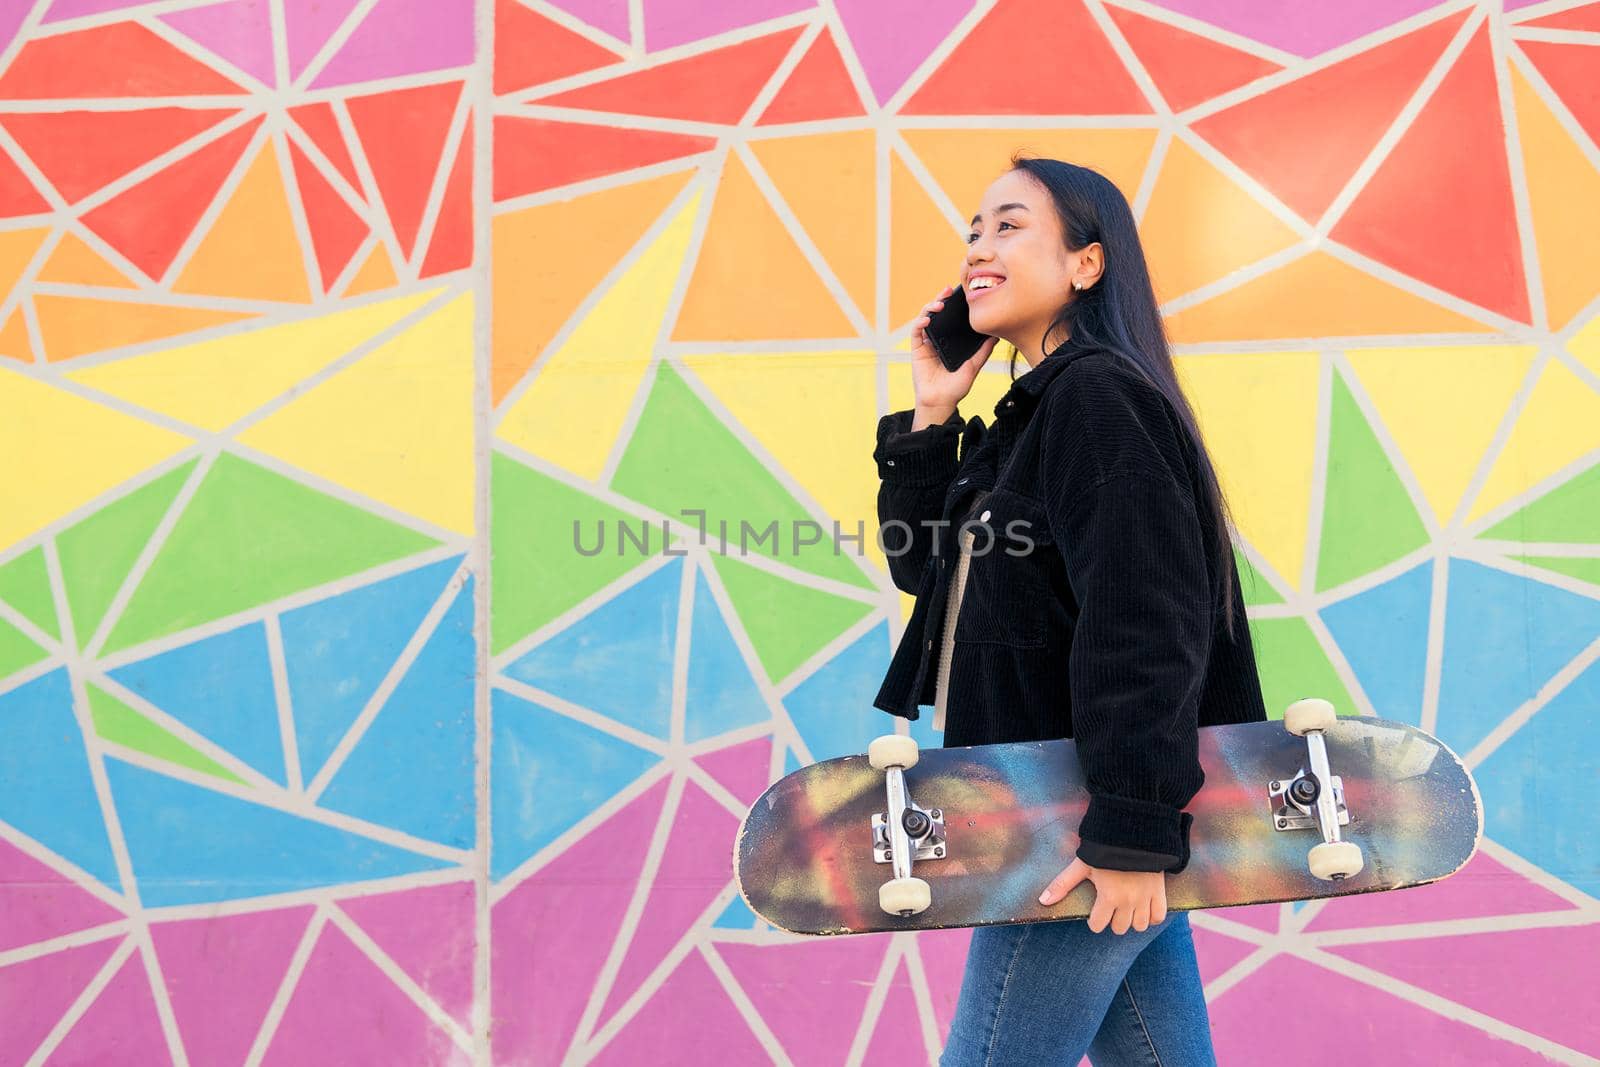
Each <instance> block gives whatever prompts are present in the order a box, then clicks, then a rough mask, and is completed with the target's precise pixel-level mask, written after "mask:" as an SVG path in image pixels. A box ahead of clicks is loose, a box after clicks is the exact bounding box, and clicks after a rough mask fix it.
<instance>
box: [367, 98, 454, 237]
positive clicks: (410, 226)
mask: <svg viewBox="0 0 1600 1067" xmlns="http://www.w3.org/2000/svg"><path fill="white" fill-rule="evenodd" d="M460 97H461V83H460V82H458V81H453V82H444V83H442V84H439V85H424V86H420V87H418V88H415V89H397V90H395V91H393V92H387V93H374V94H373V95H371V96H357V97H352V98H351V99H350V100H349V101H348V102H347V105H346V106H347V107H349V109H350V118H351V120H352V121H353V122H354V123H355V127H356V133H357V135H358V136H359V137H360V139H361V147H362V149H363V150H365V151H366V153H367V164H368V165H369V166H371V167H372V176H373V178H374V179H375V180H376V181H377V183H378V193H379V195H380V196H382V197H383V206H384V208H385V210H387V211H388V213H389V221H390V222H391V223H392V224H393V225H394V232H395V236H396V237H397V238H399V240H400V247H401V249H402V251H403V254H404V255H405V256H406V257H407V258H409V257H410V256H411V253H412V250H413V248H414V247H415V245H416V240H417V227H418V226H420V225H421V224H422V212H423V209H424V208H426V207H427V205H428V192H429V190H430V189H432V187H433V178H434V175H435V174H436V173H437V172H438V169H439V160H440V158H441V157H442V156H443V155H444V149H445V138H446V137H447V136H448V135H449V133H450V120H451V119H452V118H454V117H455V113H456V101H457V100H458V99H460Z"/></svg>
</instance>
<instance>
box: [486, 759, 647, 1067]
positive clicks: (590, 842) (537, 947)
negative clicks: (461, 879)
mask: <svg viewBox="0 0 1600 1067" xmlns="http://www.w3.org/2000/svg"><path fill="white" fill-rule="evenodd" d="M670 781H671V779H668V778H663V779H661V780H660V781H659V782H657V783H656V784H655V785H653V786H651V787H650V788H649V789H648V790H646V791H645V792H644V793H642V794H641V795H640V796H638V797H637V798H635V799H634V800H632V801H630V802H629V803H628V805H627V806H626V807H624V808H622V809H621V810H620V811H618V812H617V813H616V814H614V815H612V816H611V817H610V818H608V819H607V820H606V821H605V822H603V823H601V824H600V825H599V826H598V827H596V828H595V829H593V830H591V831H590V832H589V833H588V834H587V835H586V836H585V837H583V838H582V839H581V840H579V841H578V842H577V843H576V844H573V845H571V846H570V847H568V849H567V850H566V851H565V852H563V853H562V854H561V855H560V856H558V857H556V859H555V860H554V861H552V862H551V863H550V864H549V865H548V866H546V867H544V868H542V869H540V870H539V871H537V872H536V873H535V874H533V875H532V876H531V877H529V878H528V880H527V881H525V882H523V883H522V884H521V885H519V886H517V887H516V888H515V889H513V890H511V892H510V893H509V894H508V895H507V896H506V897H505V898H504V899H502V900H501V901H500V902H499V903H497V904H496V905H495V906H494V914H493V916H492V920H493V922H492V929H493V948H492V950H491V953H492V958H491V960H490V963H489V972H490V974H491V976H492V980H493V982H494V994H493V996H492V998H491V999H490V1004H491V1005H492V1008H493V1011H494V1022H493V1027H492V1029H491V1030H490V1033H491V1034H493V1040H494V1060H495V1062H496V1063H559V1062H560V1061H561V1057H562V1055H563V1054H564V1053H565V1051H566V1048H567V1044H568V1043H569V1042H570V1041H571V1039H572V1033H573V1030H574V1029H575V1028H576V1027H577V1025H578V1018H579V1016H580V1015H582V1014H583V1008H584V1005H585V1004H586V1003H587V1001H588V999H589V991H590V989H592V988H593V986H594V981H595V977H596V976H597V975H598V974H599V973H600V967H601V965H602V964H604V963H605V960H606V955H607V953H608V952H610V950H611V943H612V941H613V940H614V939H615V938H616V935H617V926H618V925H619V924H620V923H621V922H622V913H623V910H624V909H625V908H626V907H627V905H628V901H629V900H630V899H631V898H632V896H633V890H634V886H635V884H636V883H637V882H638V881H639V872H640V869H641V868H642V867H643V866H644V857H645V851H646V850H647V849H648V847H649V845H650V839H651V837H652V836H653V835H654V834H655V828H656V823H657V822H658V821H659V820H660V817H661V808H662V805H663V804H664V803H665V801H666V796H667V784H668V783H669V782H670Z"/></svg>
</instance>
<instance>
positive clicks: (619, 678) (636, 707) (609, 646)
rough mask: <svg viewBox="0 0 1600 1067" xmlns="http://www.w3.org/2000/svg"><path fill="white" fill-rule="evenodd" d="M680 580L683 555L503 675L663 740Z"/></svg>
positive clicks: (667, 730) (668, 716) (669, 711)
mask: <svg viewBox="0 0 1600 1067" xmlns="http://www.w3.org/2000/svg"><path fill="white" fill-rule="evenodd" d="M682 580H683V560H682V559H681V558H680V559H676V560H674V561H673V562H671V563H669V564H667V565H666V566H665V567H662V568H661V569H660V570H658V571H656V572H655V573H654V574H652V575H650V576H649V577H647V578H645V579H644V580H643V581H641V582H639V583H638V584H637V585H635V586H633V587H632V588H630V589H628V590H627V591H626V592H624V593H622V594H621V595H619V596H617V597H614V598H613V599H611V600H610V601H608V602H607V603H604V604H602V605H600V606H599V607H598V608H595V609H594V610H593V611H591V612H589V613H588V614H587V615H585V616H584V617H583V618H581V619H579V620H578V621H577V622H575V623H573V624H572V625H571V626H569V627H568V628H567V629H565V630H563V631H561V632H560V633H558V634H556V635H555V636H553V637H551V638H550V639H549V640H548V641H544V642H542V643H541V644H539V645H538V646H536V647H535V648H534V649H533V650H532V651H530V652H529V653H528V654H527V655H525V656H523V657H522V658H521V659H519V660H517V661H516V662H515V663H513V664H511V666H509V667H507V668H506V674H507V675H509V676H510V677H512V678H515V679H517V680H518V681H519V682H527V683H528V684H529V685H536V686H538V687H539V688H540V689H543V690H545V691H546V692H550V693H554V694H555V695H556V696H559V697H561V698H563V699H565V700H570V701H572V702H573V703H574V704H580V705H582V706H583V707H586V708H592V709H593V710H595V711H598V712H600V713H601V714H602V715H608V716H610V717H611V718H613V719H616V720H617V721H618V722H620V723H626V724H627V725H629V726H632V727H634V728H635V729H638V730H643V731H644V732H645V733H647V734H651V735H652V736H655V737H659V738H661V739H663V740H666V739H667V738H668V737H669V736H670V732H671V725H672V648H673V643H674V640H675V637H676V634H677V629H678V599H679V597H678V586H679V584H680V583H681V582H682Z"/></svg>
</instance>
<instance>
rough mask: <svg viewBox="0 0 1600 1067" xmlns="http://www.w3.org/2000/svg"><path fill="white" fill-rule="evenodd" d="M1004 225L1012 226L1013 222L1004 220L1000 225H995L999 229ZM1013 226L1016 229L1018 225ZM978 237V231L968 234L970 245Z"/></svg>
mask: <svg viewBox="0 0 1600 1067" xmlns="http://www.w3.org/2000/svg"><path fill="white" fill-rule="evenodd" d="M1004 226H1011V223H1009V222H1002V223H1001V224H1000V225H999V226H996V227H995V229H997V230H998V229H1000V228H1001V227H1004ZM1011 228H1012V229H1013V230H1014V229H1016V227H1015V226H1011ZM977 239H978V235H977V233H976V232H973V233H969V234H967V244H969V245H970V244H971V243H972V242H973V241H976V240H977Z"/></svg>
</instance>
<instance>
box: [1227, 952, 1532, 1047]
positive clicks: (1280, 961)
mask: <svg viewBox="0 0 1600 1067" xmlns="http://www.w3.org/2000/svg"><path fill="white" fill-rule="evenodd" d="M1291 989H1292V990H1295V991H1296V994H1295V995H1296V996H1299V995H1300V994H1301V993H1302V992H1303V993H1304V996H1305V999H1304V1000H1303V1001H1301V1002H1300V1004H1301V1006H1302V1007H1304V1008H1305V1010H1291V1011H1274V1010H1271V1005H1274V1004H1279V1003H1281V1002H1282V999H1283V997H1284V995H1285V993H1284V991H1285V990H1291ZM1207 1014H1208V1015H1209V1016H1210V1017H1211V1033H1212V1042H1213V1044H1214V1045H1215V1046H1216V1050H1217V1062H1219V1063H1259V1062H1261V1061H1262V1059H1263V1055H1264V1053H1265V1052H1269V1051H1271V1052H1277V1051H1288V1050H1293V1051H1294V1053H1295V1055H1294V1060H1295V1062H1296V1063H1297V1064H1301V1065H1303V1067H1335V1065H1336V1064H1348V1063H1370V1064H1392V1063H1395V1064H1398V1063H1407V1064H1410V1063H1425V1064H1434V1063H1471V1064H1491V1063H1492V1064H1494V1065H1495V1067H1513V1065H1517V1064H1542V1065H1545V1067H1548V1065H1549V1062H1550V1061H1549V1060H1547V1059H1545V1058H1544V1057H1542V1056H1540V1055H1538V1054H1537V1053H1535V1052H1533V1051H1532V1050H1530V1049H1527V1048H1524V1047H1523V1046H1521V1045H1516V1044H1512V1043H1511V1042H1509V1041H1502V1040H1500V1039H1498V1038H1496V1037H1493V1036H1491V1035H1490V1034H1487V1033H1485V1032H1484V1031H1482V1030H1479V1029H1478V1028H1477V1027H1475V1026H1469V1025H1467V1024H1466V1023H1459V1022H1456V1021H1455V1020H1454V1019H1448V1018H1446V1017H1444V1016H1443V1015H1439V1014H1437V1013H1435V1012H1432V1011H1429V1010H1428V1009H1427V1008H1424V1007H1422V1006H1420V1005H1418V1004H1413V1003H1411V1002H1410V1001H1408V1000H1406V999H1405V998H1403V997H1399V996H1395V995H1392V994H1390V993H1386V992H1384V991H1383V990H1381V989H1376V988H1374V987H1372V986H1370V985H1367V984H1366V983H1364V982H1358V981H1356V980H1355V979H1353V978H1346V977H1345V976H1344V975H1342V974H1338V973H1336V972H1334V971H1330V970H1327V969H1325V968H1322V967H1318V966H1316V965H1315V964H1313V963H1308V962H1307V961H1305V960H1302V959H1300V958H1298V957H1295V956H1288V955H1284V956H1276V957H1274V958H1273V959H1272V960H1270V961H1268V962H1267V963H1266V964H1265V965H1264V966H1263V967H1262V968H1261V969H1260V970H1258V971H1256V972H1255V973H1253V974H1251V975H1250V976H1249V977H1248V978H1246V979H1245V980H1244V981H1242V982H1240V983H1239V984H1238V985H1236V986H1233V987H1232V988H1230V989H1229V990H1228V991H1227V992H1225V993H1223V994H1222V995H1220V996H1219V997H1217V999H1216V1000H1213V1001H1211V1002H1210V1003H1209V1004H1208V1005H1207Z"/></svg>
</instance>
